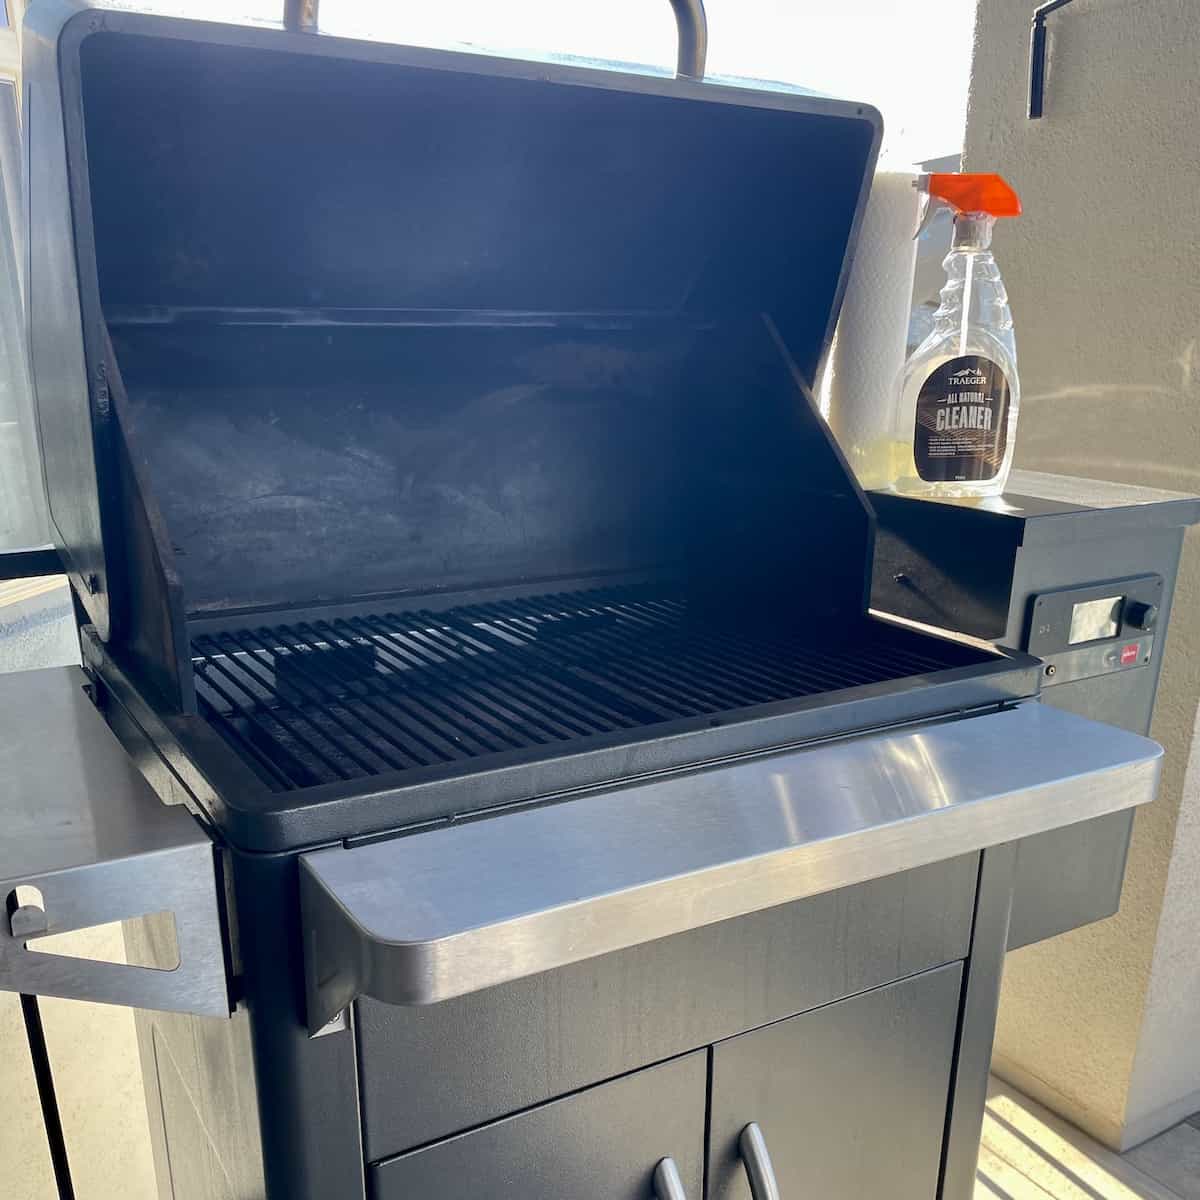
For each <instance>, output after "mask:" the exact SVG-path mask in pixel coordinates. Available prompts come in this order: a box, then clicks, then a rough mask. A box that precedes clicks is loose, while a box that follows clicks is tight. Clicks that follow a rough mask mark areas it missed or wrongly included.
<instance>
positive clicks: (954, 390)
mask: <svg viewBox="0 0 1200 1200" xmlns="http://www.w3.org/2000/svg"><path fill="white" fill-rule="evenodd" d="M957 178H959V179H963V178H964V177H961V176H959V177H957ZM990 178H993V179H994V178H996V177H994V176H993V177H990ZM1013 198H1014V200H1015V193H1014V194H1013ZM1017 211H1019V208H1018V210H1017ZM1002 215H1008V214H1002ZM995 223H996V219H995V217H994V216H993V215H992V214H991V213H988V212H962V211H960V212H958V213H957V214H956V215H955V220H954V237H953V241H952V243H951V247H950V253H949V254H948V255H947V256H946V259H945V261H944V263H943V266H944V267H945V269H946V285H945V287H944V288H943V289H942V293H941V305H940V306H939V308H938V310H937V312H936V313H935V314H934V323H933V330H932V332H931V333H930V334H929V336H928V337H927V338H926V339H925V340H924V341H923V342H922V343H921V345H920V346H918V347H917V349H916V350H914V351H913V353H912V355H911V357H910V358H909V360H908V362H907V363H906V364H905V368H904V375H903V379H902V383H901V388H900V396H899V400H898V403H897V409H896V419H895V423H894V426H893V428H894V438H895V441H894V443H893V444H894V446H895V457H894V461H893V470H892V474H893V479H894V486H895V488H896V490H897V491H900V492H905V493H908V494H910V495H921V496H931V497H952V496H994V495H998V494H999V493H1000V492H1002V491H1003V490H1004V485H1005V482H1006V481H1007V479H1008V473H1009V470H1010V469H1011V467H1012V459H1013V449H1014V446H1015V439H1016V427H1017V410H1018V408H1019V407H1020V400H1021V387H1020V382H1019V379H1018V375H1017V347H1016V340H1015V338H1014V335H1013V320H1012V312H1011V311H1010V309H1009V306H1008V293H1007V292H1006V291H1005V289H1004V281H1003V280H1002V279H1001V278H1000V270H999V268H998V267H997V266H996V260H995V258H994V257H993V256H992V252H991V248H990V247H991V242H992V229H993V227H994V225H995Z"/></svg>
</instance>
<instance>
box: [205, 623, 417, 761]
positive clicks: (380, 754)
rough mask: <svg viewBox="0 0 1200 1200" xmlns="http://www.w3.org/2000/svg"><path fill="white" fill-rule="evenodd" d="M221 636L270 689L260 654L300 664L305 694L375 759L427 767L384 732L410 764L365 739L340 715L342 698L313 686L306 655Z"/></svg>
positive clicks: (273, 673)
mask: <svg viewBox="0 0 1200 1200" xmlns="http://www.w3.org/2000/svg"><path fill="white" fill-rule="evenodd" d="M219 636H220V637H221V638H222V639H224V640H226V641H228V642H230V643H231V645H232V646H233V647H234V651H235V653H241V654H242V655H244V658H243V659H241V660H235V661H237V664H238V666H239V667H240V668H241V669H242V670H244V671H246V673H247V674H251V675H252V677H253V678H254V679H256V680H258V681H259V682H262V683H263V684H264V686H269V684H267V683H266V681H265V680H264V674H265V671H266V668H263V671H262V672H260V671H259V664H258V662H257V655H258V654H259V653H260V652H265V653H267V654H269V655H270V656H271V662H272V664H274V663H275V661H276V659H277V656H278V658H279V660H283V659H287V660H289V661H291V662H294V663H295V664H296V667H297V669H298V670H299V671H300V672H301V673H302V675H303V679H302V683H303V685H304V687H303V690H304V692H305V695H306V697H307V698H308V699H310V700H313V699H315V700H317V702H318V703H320V704H321V705H322V709H321V711H322V712H323V713H324V715H326V716H327V717H328V718H329V719H330V720H331V721H333V723H334V724H335V725H337V727H338V728H339V729H341V730H342V731H343V732H344V733H345V734H346V735H347V737H351V738H353V739H354V740H355V741H357V742H359V743H361V744H362V745H363V746H365V747H366V749H367V751H368V753H370V754H371V755H372V756H373V757H374V758H377V759H379V760H380V761H381V762H384V763H386V764H387V765H388V766H389V767H392V768H396V769H403V768H404V767H410V766H412V765H413V762H414V761H416V762H417V763H419V764H420V765H425V764H424V761H423V760H421V759H416V758H415V756H414V755H412V754H411V753H406V752H405V751H404V749H403V747H401V746H396V745H395V743H393V742H391V739H390V738H387V735H386V734H383V733H381V736H383V737H384V738H385V739H387V740H388V742H389V744H391V745H392V746H393V748H394V749H395V750H399V751H400V752H401V754H404V756H405V758H407V759H409V761H408V762H404V761H403V760H402V759H398V758H396V757H395V755H394V754H390V753H388V751H386V750H384V749H383V748H382V747H381V746H379V745H378V744H377V743H376V742H373V741H371V740H369V739H368V738H365V737H363V735H362V734H361V733H360V732H359V731H358V730H357V729H356V728H355V727H354V726H353V725H351V724H350V722H349V721H347V720H346V718H345V717H343V716H342V715H341V714H340V713H339V712H338V709H339V707H344V705H343V704H342V698H341V697H339V696H335V695H331V693H329V692H327V691H325V690H323V689H321V688H320V687H318V686H316V685H315V684H313V683H312V682H311V677H310V676H309V674H308V672H307V670H306V664H305V662H304V659H305V657H306V655H305V654H304V653H303V652H299V651H294V650H289V649H288V648H287V647H280V649H283V650H285V651H287V652H286V653H285V654H283V655H278V652H277V651H276V650H274V649H272V648H271V647H269V646H267V645H265V644H264V643H262V642H259V646H260V647H261V651H258V650H254V649H253V648H248V647H247V646H246V645H245V643H244V641H243V640H242V639H245V638H249V637H253V636H254V635H253V634H242V635H241V637H240V638H235V637H234V636H233V634H231V633H225V634H221V635H219ZM214 640H215V639H214ZM255 640H257V639H255ZM252 665H253V671H252V670H251V666H252ZM271 673H272V676H273V677H274V680H275V686H276V687H277V686H278V673H277V672H276V671H275V668H274V666H273V665H272V667H271ZM359 719H360V720H362V722H363V724H364V725H366V726H367V727H368V728H370V727H371V726H370V722H369V721H367V720H366V718H365V716H363V714H361V713H360V714H359ZM322 732H324V730H322ZM377 732H380V731H377ZM338 744H339V746H340V745H341V742H340V740H339V742H338ZM362 765H363V767H364V769H371V768H369V767H367V765H366V764H365V763H364V764H362Z"/></svg>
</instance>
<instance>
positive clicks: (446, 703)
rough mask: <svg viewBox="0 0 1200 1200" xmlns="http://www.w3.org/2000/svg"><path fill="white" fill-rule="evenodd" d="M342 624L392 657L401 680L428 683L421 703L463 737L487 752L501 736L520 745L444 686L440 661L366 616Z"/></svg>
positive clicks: (496, 745)
mask: <svg viewBox="0 0 1200 1200" xmlns="http://www.w3.org/2000/svg"><path fill="white" fill-rule="evenodd" d="M341 624H345V625H347V626H349V628H351V629H353V630H355V632H357V633H358V634H359V636H360V637H366V638H369V639H371V640H372V641H373V642H374V644H375V645H376V646H377V647H378V648H379V650H380V651H381V652H382V653H384V654H386V655H387V656H388V660H389V663H390V664H394V665H393V666H392V668H391V669H392V671H393V673H394V675H395V677H396V679H397V681H399V680H401V679H405V678H406V673H407V672H413V678H415V679H416V680H418V681H422V682H424V683H425V684H426V685H427V691H426V692H425V693H424V694H422V696H421V703H422V704H424V705H427V706H434V705H435V706H436V708H435V711H436V712H437V714H438V716H439V717H440V719H441V720H443V721H445V722H446V723H447V724H449V725H450V726H451V727H452V728H454V729H457V730H458V731H459V734H460V736H461V737H465V738H467V739H468V740H469V741H472V742H475V743H476V745H478V746H482V747H483V749H484V750H488V751H492V752H493V753H494V752H496V751H498V750H499V749H500V748H501V747H500V745H499V744H498V743H497V742H495V741H492V740H491V739H492V738H495V737H498V738H499V740H500V742H507V743H508V744H509V745H511V746H515V745H517V744H518V743H516V742H514V741H512V740H511V739H510V738H509V737H507V736H505V735H504V734H501V733H498V731H497V730H496V729H494V728H493V727H492V725H491V724H490V723H489V722H488V720H487V719H486V718H484V717H480V715H479V714H478V713H477V712H475V711H473V710H472V708H471V707H469V706H468V705H467V704H465V703H463V700H462V699H461V698H460V697H459V696H457V695H456V694H455V691H454V690H453V689H450V688H447V687H445V686H444V681H442V680H440V679H439V677H438V672H437V671H436V670H430V668H431V667H436V665H437V664H436V660H430V659H428V658H424V657H422V656H421V655H420V654H418V653H417V652H416V651H415V650H413V649H412V648H411V647H410V646H408V645H407V644H406V643H405V642H404V641H403V640H401V638H400V637H399V636H398V635H396V634H394V633H390V632H387V631H386V630H380V629H377V628H375V627H373V626H372V625H370V624H369V623H368V620H367V619H364V618H363V617H349V618H347V619H346V620H344V621H343V622H341ZM301 628H303V626H301Z"/></svg>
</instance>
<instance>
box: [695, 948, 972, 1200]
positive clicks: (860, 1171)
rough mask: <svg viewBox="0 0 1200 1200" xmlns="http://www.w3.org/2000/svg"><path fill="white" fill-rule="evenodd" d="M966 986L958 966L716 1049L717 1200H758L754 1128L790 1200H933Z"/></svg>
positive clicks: (713, 1145)
mask: <svg viewBox="0 0 1200 1200" xmlns="http://www.w3.org/2000/svg"><path fill="white" fill-rule="evenodd" d="M961 977H962V968H961V965H960V964H958V963H952V964H951V965H949V966H946V967H941V968H939V969H938V970H936V971H927V972H925V973H924V974H923V975H917V976H914V977H913V978H911V979H905V980H901V981H900V982H899V983H894V984H892V985H890V986H889V987H884V988H879V989H878V990H876V991H873V992H865V993H863V994H862V995H859V996H854V997H851V998H850V999H848V1000H842V1001H840V1002H838V1003H837V1004H830V1005H827V1006H826V1007H825V1008H820V1009H816V1010H815V1011H813V1012H809V1013H804V1014H803V1015H801V1016H798V1017H792V1018H790V1019H789V1020H786V1021H779V1022H778V1023H776V1024H774V1025H768V1026H766V1027H765V1028H763V1029H759V1030H756V1031H755V1032H753V1033H747V1034H743V1035H742V1036H740V1037H735V1038H731V1039H730V1040H729V1041H726V1042H721V1043H720V1044H719V1045H717V1046H716V1047H714V1050H713V1080H712V1116H711V1122H712V1124H711V1141H710V1147H709V1200H750V1198H751V1196H752V1192H751V1187H750V1184H749V1182H748V1176H747V1169H746V1167H747V1164H746V1163H745V1162H743V1161H742V1156H741V1152H740V1150H739V1143H741V1142H742V1141H743V1139H742V1132H743V1130H745V1129H746V1127H747V1125H749V1124H751V1123H752V1122H753V1123H755V1124H757V1125H758V1127H759V1128H760V1129H761V1132H762V1142H763V1143H764V1144H765V1146H766V1149H767V1153H768V1155H769V1157H770V1161H771V1164H772V1166H773V1168H774V1173H775V1177H776V1179H777V1181H778V1187H779V1193H780V1195H782V1196H784V1197H787V1198H788V1200H875V1197H878V1196H887V1197H888V1200H932V1197H934V1196H935V1195H936V1194H937V1184H938V1169H939V1164H940V1160H941V1148H942V1136H943V1130H944V1127H945V1122H946V1106H947V1101H948V1098H949V1088H950V1066H951V1060H952V1058H953V1054H954V1033H955V1025H956V1022H957V1015H958V999H959V985H960V980H961ZM764 1194H766V1192H765V1189H760V1192H759V1196H761V1195H764Z"/></svg>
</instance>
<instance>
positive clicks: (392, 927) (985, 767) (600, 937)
mask: <svg viewBox="0 0 1200 1200" xmlns="http://www.w3.org/2000/svg"><path fill="white" fill-rule="evenodd" d="M1161 754H1162V751H1161V748H1160V747H1159V746H1158V745H1157V744H1156V743H1154V742H1152V741H1150V740H1148V739H1146V738H1143V737H1138V736H1137V735H1135V734H1131V733H1127V732H1125V731H1123V730H1120V729H1115V728H1112V727H1110V726H1107V725H1102V724H1100V723H1098V722H1095V721H1089V720H1086V719H1085V718H1082V717H1078V716H1075V715H1073V714H1071V713H1066V712H1062V711H1060V710H1058V709H1053V708H1049V707H1047V706H1044V705H1042V704H1040V703H1035V702H1031V703H1028V704H1024V705H1021V706H1019V707H1017V708H1014V709H1009V710H1005V711H1000V712H994V713H989V714H986V715H981V716H974V717H967V718H962V719H958V720H951V721H946V722H943V723H940V724H934V725H927V726H922V727H920V728H916V729H910V730H900V731H893V732H889V733H880V734H874V735H869V736H864V737H859V738H855V739H852V740H848V741H844V742H837V743H833V744H829V745H824V746H816V747H812V748H809V749H805V750H798V751H794V752H789V753H781V754H773V755H767V756H762V757H756V758H751V759H746V760H743V761H740V762H735V763H733V764H726V765H722V766H715V767H712V768H709V769H706V770H702V771H696V772H692V773H689V774H683V775H676V776H671V777H667V778H663V779H660V780H655V781H651V782H646V783H642V784H634V785H630V786H628V787H624V788H620V789H616V790H613V791H609V792H603V793H597V794H591V795H584V796H580V797H577V798H575V799H571V800H567V801H564V802H562V803H557V804H551V805H547V806H545V807H541V808H534V809H529V810H526V811H521V812H508V813H504V814H498V815H496V816H494V817H490V818H487V819H484V820H475V821H471V822H463V823H462V824H460V825H457V826H454V825H452V826H450V827H444V828H440V829H437V830H434V831H430V832H428V833H421V834H415V835H412V836H409V837H403V838H397V839H394V840H391V841H384V842H376V843H374V844H371V845H366V846H359V847H355V848H350V849H346V848H330V849H324V850H318V851H315V852H313V853H310V854H306V855H303V856H302V857H301V871H300V880H301V903H302V907H303V921H304V927H305V946H306V956H305V968H306V973H307V987H308V1020H309V1025H310V1027H311V1028H312V1029H314V1030H315V1029H318V1028H320V1027H321V1026H322V1025H324V1024H325V1023H326V1022H327V1021H328V1020H330V1019H331V1018H332V1017H333V1016H334V1015H336V1014H337V1013H338V1012H339V1011H340V1010H341V1009H342V1008H344V1007H345V1006H346V1005H347V1004H348V1003H349V1002H350V1001H352V1000H353V999H354V998H355V997H356V996H359V995H369V996H373V997H375V998H376V999H379V1000H383V1001H387V1002H391V1003H395V1004H429V1003H434V1002H436V1001H440V1000H446V999H449V998H450V997H453V996H460V995H463V994H465V993H468V992H473V991H478V990H480V989H482V988H486V987H490V986H492V985H494V984H499V983H503V982H506V981H508V980H512V979H518V978H521V977H523V976H528V975H533V974H536V973H537V972H540V971H546V970H550V969H552V968H554V967H560V966H565V965H566V964H568V963H572V962H577V961H579V960H581V959H585V958H591V957H594V956H595V955H599V954H605V953H608V952H610V951H614V950H620V949H623V948H625V947H627V946H631V945H635V944H638V943H641V942H646V941H650V940H652V939H654V938H661V937H666V936H668V935H670V934H675V933H681V932H683V931H685V930H688V929H694V928H697V927H699V926H703V925H708V924H712V923H714V922H716V921H723V920H726V919H728V918H731V917H736V916H740V915H742V914H744V913H748V912H752V911H755V910H757V909H762V908H769V907H771V906H773V905H777V904H785V903H788V902H790V901H793V900H799V899H803V898H804V897H806V896H812V895H816V894H818V893H821V892H828V891H832V890H834V889H836V888H841V887H846V886H849V885H851V884H855V883H860V882H862V881H864V880H867V879H872V878H877V877H880V876H884V875H890V874H893V873H895V872H897V871H903V870H907V869H909V868H911V867H917V866H922V865H924V864H927V863H931V862H935V861H939V860H941V859H945V858H950V857H952V856H954V855H958V854H964V853H969V852H972V851H976V850H981V849H984V848H986V847H988V846H994V845H999V844H1001V843H1004V842H1010V841H1013V840H1015V839H1018V838H1023V837H1028V836H1030V835H1031V834H1035V833H1041V832H1044V831H1046V830H1049V829H1055V828H1059V827H1061V826H1064V825H1071V824H1074V823H1075V822H1077V821H1083V820H1087V819H1088V818H1090V817H1097V816H1101V815H1103V814H1105V813H1110V812H1116V811H1118V810H1120V809H1125V808H1131V807H1133V806H1135V805H1138V804H1143V803H1145V802H1146V801H1148V800H1151V799H1153V797H1154V792H1155V788H1156V786H1157V781H1158V773H1159V760H1160V758H1161Z"/></svg>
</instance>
